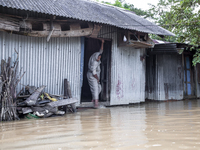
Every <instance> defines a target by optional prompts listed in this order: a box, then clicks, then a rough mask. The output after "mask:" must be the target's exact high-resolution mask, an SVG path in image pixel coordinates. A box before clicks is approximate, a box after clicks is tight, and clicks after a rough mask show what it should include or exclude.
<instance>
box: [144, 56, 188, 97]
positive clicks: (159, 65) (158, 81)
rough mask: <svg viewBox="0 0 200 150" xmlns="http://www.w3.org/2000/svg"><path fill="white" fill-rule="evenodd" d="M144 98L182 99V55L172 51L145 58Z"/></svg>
mask: <svg viewBox="0 0 200 150" xmlns="http://www.w3.org/2000/svg"><path fill="white" fill-rule="evenodd" d="M146 71H147V75H146V98H147V99H151V100H170V99H173V100H181V99H183V77H184V76H183V75H184V74H183V68H182V56H181V55H179V54H176V53H174V54H173V55H170V54H160V55H149V57H148V58H147V70H146Z"/></svg>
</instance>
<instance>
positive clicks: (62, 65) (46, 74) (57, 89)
mask: <svg viewBox="0 0 200 150" xmlns="http://www.w3.org/2000/svg"><path fill="white" fill-rule="evenodd" d="M80 44H81V42H80V38H51V39H50V41H49V42H46V38H36V37H28V36H21V35H12V34H8V33H6V32H0V59H2V58H3V59H7V58H8V57H12V61H14V59H15V58H16V57H17V55H16V53H15V50H14V49H16V51H18V52H19V71H20V68H21V70H22V72H24V71H25V72H26V73H25V75H24V77H23V78H22V80H21V82H20V84H19V87H18V90H20V89H21V88H22V87H23V86H24V85H34V86H37V87H38V86H41V85H46V86H47V87H46V88H45V91H46V92H49V93H51V94H63V92H64V85H63V80H64V79H65V78H67V79H68V80H69V81H70V83H71V88H72V89H71V90H72V94H73V96H74V97H77V98H78V99H80V58H81V57H80V56H81V45H80Z"/></svg>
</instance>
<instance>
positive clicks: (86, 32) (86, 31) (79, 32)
mask: <svg viewBox="0 0 200 150" xmlns="http://www.w3.org/2000/svg"><path fill="white" fill-rule="evenodd" d="M92 30H93V28H87V29H80V30H72V31H70V30H69V31H58V30H56V29H55V30H54V31H53V33H52V35H51V37H80V36H88V35H90V34H92ZM48 35H49V31H31V32H30V33H28V36H34V37H47V36H48Z"/></svg>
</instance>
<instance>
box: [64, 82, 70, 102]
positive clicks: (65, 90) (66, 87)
mask: <svg viewBox="0 0 200 150" xmlns="http://www.w3.org/2000/svg"><path fill="white" fill-rule="evenodd" d="M64 97H65V98H69V95H68V81H67V79H64Z"/></svg>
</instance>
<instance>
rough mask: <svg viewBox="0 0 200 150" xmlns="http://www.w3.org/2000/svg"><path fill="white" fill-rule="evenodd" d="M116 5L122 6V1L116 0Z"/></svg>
mask: <svg viewBox="0 0 200 150" xmlns="http://www.w3.org/2000/svg"><path fill="white" fill-rule="evenodd" d="M114 6H117V7H122V3H121V2H120V1H119V0H116V1H115V3H114Z"/></svg>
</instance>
